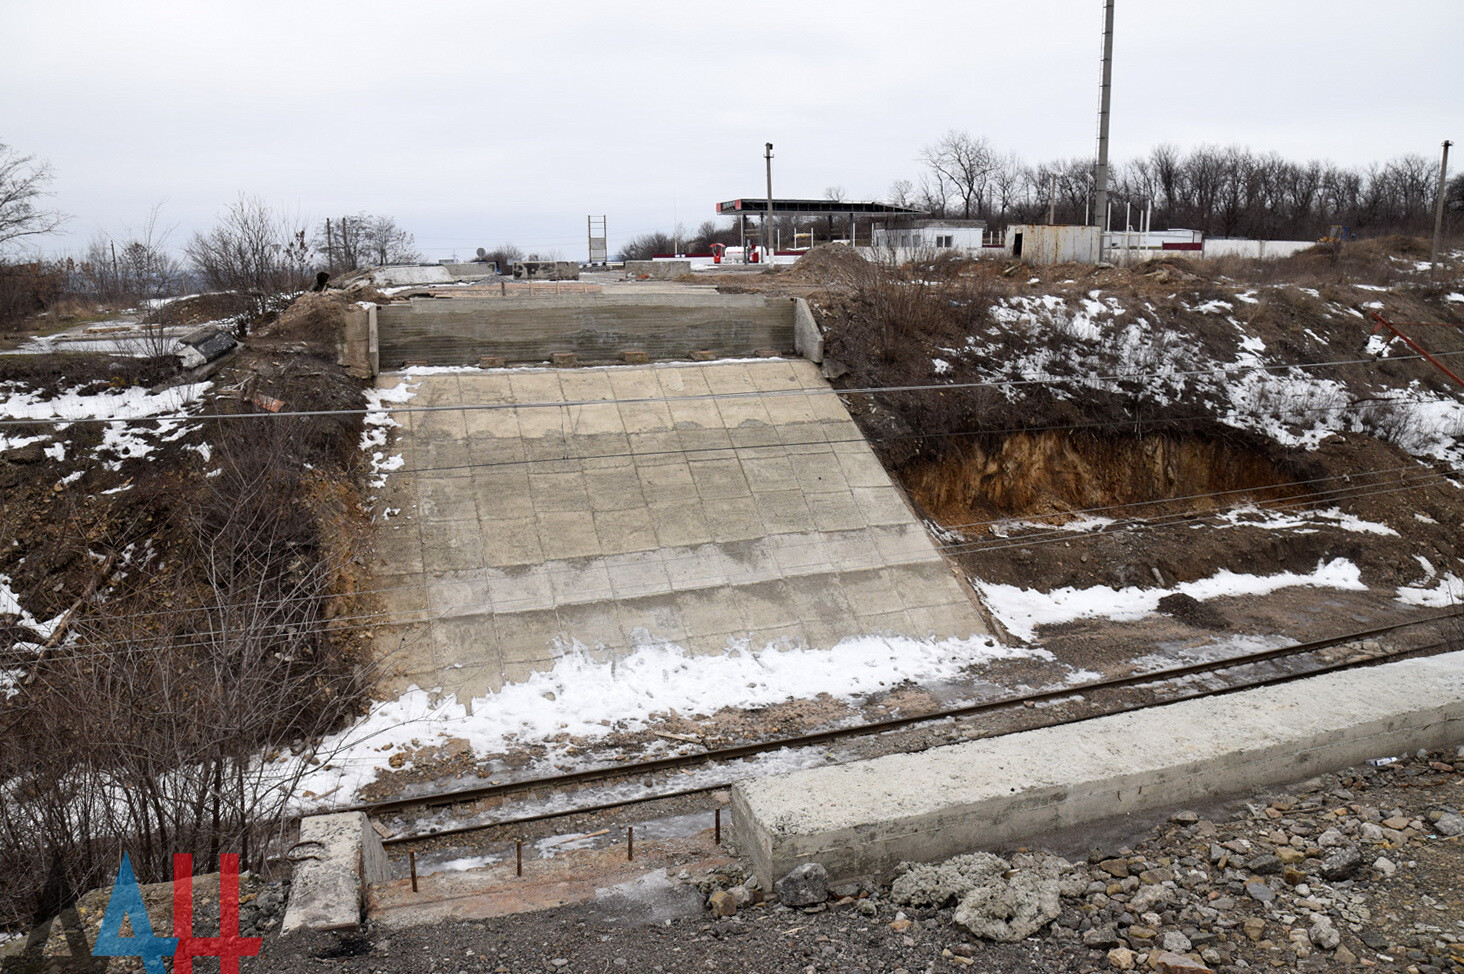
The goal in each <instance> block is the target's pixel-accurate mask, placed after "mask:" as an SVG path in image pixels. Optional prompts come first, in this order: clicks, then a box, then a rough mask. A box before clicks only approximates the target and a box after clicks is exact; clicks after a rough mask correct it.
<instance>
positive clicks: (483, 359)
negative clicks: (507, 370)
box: [478, 355, 503, 369]
mask: <svg viewBox="0 0 1464 974" xmlns="http://www.w3.org/2000/svg"><path fill="white" fill-rule="evenodd" d="M478 368H480V369H501V368H503V356H502V355H480V356H478Z"/></svg>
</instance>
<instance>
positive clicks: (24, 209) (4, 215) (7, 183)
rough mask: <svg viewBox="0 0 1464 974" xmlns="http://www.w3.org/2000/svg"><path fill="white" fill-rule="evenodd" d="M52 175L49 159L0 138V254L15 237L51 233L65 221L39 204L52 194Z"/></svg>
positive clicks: (59, 214)
mask: <svg viewBox="0 0 1464 974" xmlns="http://www.w3.org/2000/svg"><path fill="white" fill-rule="evenodd" d="M52 178H53V174H52V172H51V165H50V163H48V162H39V161H37V160H36V157H35V156H24V155H21V154H20V153H18V152H16V151H15V150H14V149H12V148H10V147H9V146H8V145H6V144H5V143H3V142H0V254H3V253H4V252H5V251H6V250H7V249H9V248H11V247H13V245H14V243H15V241H17V240H21V239H23V238H25V237H33V236H38V235H40V234H44V233H50V232H51V231H53V230H56V229H57V228H59V227H60V226H61V225H62V224H63V223H65V222H66V220H67V217H65V216H64V215H63V214H62V213H61V212H60V211H59V210H53V209H48V208H46V207H45V206H43V205H41V201H42V200H44V199H45V198H46V197H48V196H50V195H51V193H50V190H49V188H48V187H49V186H50V184H51V179H52Z"/></svg>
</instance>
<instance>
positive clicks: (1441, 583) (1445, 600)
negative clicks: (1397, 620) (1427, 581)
mask: <svg viewBox="0 0 1464 974" xmlns="http://www.w3.org/2000/svg"><path fill="white" fill-rule="evenodd" d="M1430 574H1432V572H1430ZM1397 599H1398V601H1399V602H1402V603H1403V604H1404V605H1421V606H1424V607H1426V608H1430V609H1447V608H1449V607H1451V606H1456V605H1459V604H1460V603H1461V602H1464V579H1461V578H1460V577H1459V576H1458V575H1455V574H1454V573H1453V572H1449V573H1447V574H1445V575H1443V576H1442V577H1441V578H1439V580H1438V581H1437V582H1435V583H1434V584H1433V586H1431V587H1429V588H1424V587H1421V586H1418V587H1413V586H1409V587H1403V588H1399V589H1398V595H1397Z"/></svg>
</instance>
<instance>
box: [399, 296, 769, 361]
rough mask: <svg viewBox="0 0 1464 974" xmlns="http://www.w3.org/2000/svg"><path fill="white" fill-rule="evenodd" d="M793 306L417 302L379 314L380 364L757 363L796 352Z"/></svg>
mask: <svg viewBox="0 0 1464 974" xmlns="http://www.w3.org/2000/svg"><path fill="white" fill-rule="evenodd" d="M793 314H794V305H793V302H792V301H790V300H789V299H788V298H768V297H764V296H762V295H756V294H710V293H691V294H645V295H634V294H631V295H626V294H613V295H612V294H576V295H569V296H565V297H526V298H513V297H509V298H454V299H452V300H450V301H444V300H435V299H416V300H412V301H408V302H401V303H398V302H393V303H392V304H389V305H383V306H382V307H380V308H379V309H378V311H377V322H378V324H377V327H378V330H379V332H380V346H381V347H380V361H381V363H382V364H383V365H384V366H385V367H386V368H388V369H393V368H397V367H399V366H401V365H402V364H403V363H405V362H425V363H427V364H429V365H476V364H478V361H479V359H480V358H482V357H483V356H485V355H498V356H502V357H503V359H504V361H505V362H506V363H510V364H511V363H528V362H533V363H541V362H546V361H548V360H549V357H550V355H551V354H552V353H554V352H574V353H576V354H577V355H578V356H579V360H580V362H583V363H596V362H599V363H607V362H617V361H620V353H621V352H622V351H623V350H625V349H627V348H635V349H643V350H644V351H645V352H646V353H647V355H648V357H649V358H650V360H651V361H657V360H666V359H686V358H689V357H690V354H691V352H692V350H694V349H711V350H712V351H714V352H716V353H717V354H718V355H719V356H725V357H750V356H752V355H753V354H754V353H755V352H757V351H758V350H759V349H773V350H775V351H778V352H791V351H792V350H793V347H794V325H793Z"/></svg>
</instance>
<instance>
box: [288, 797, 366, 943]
mask: <svg viewBox="0 0 1464 974" xmlns="http://www.w3.org/2000/svg"><path fill="white" fill-rule="evenodd" d="M292 855H293V858H294V860H295V870H294V874H293V877H292V882H291V885H290V903H289V906H288V907H286V909H285V919H284V922H283V924H281V927H280V932H281V933H290V932H291V931H294V930H299V929H301V928H304V929H308V930H351V929H355V928H357V927H359V926H360V925H361V918H362V916H363V915H364V911H365V908H366V891H367V887H368V886H370V885H371V884H372V883H381V882H385V881H386V879H387V866H386V850H385V849H383V848H382V845H381V839H380V837H379V836H377V834H376V831H375V830H374V829H372V828H371V823H370V822H369V821H368V820H367V818H366V815H365V813H364V812H341V813H339V814H336V815H313V816H310V817H309V818H306V819H304V820H303V821H301V822H300V841H299V842H297V843H296V844H295V848H294V850H292Z"/></svg>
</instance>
